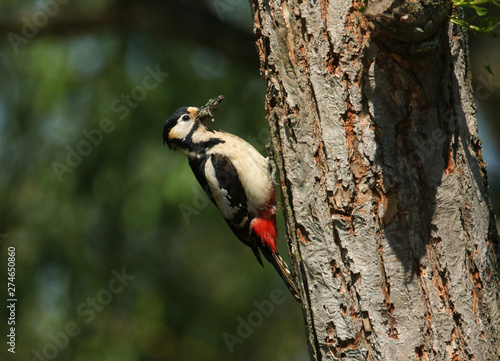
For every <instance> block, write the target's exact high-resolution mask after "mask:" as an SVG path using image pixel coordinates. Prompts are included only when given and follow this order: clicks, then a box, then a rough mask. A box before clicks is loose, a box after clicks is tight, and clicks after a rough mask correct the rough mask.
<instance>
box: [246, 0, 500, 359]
mask: <svg viewBox="0 0 500 361" xmlns="http://www.w3.org/2000/svg"><path fill="white" fill-rule="evenodd" d="M401 4H402V5H401ZM361 5H362V3H361V1H359V0H355V2H354V4H353V3H352V2H351V1H347V0H338V1H328V0H318V1H303V0H289V1H286V0H282V1H265V0H253V1H252V6H253V11H254V21H255V33H256V35H257V37H258V40H257V48H258V52H259V56H260V60H261V72H262V76H263V78H264V81H265V85H266V107H267V112H268V120H269V124H270V129H271V134H272V146H273V149H274V154H275V160H276V164H277V167H278V170H279V174H280V181H281V190H282V202H283V208H284V212H285V216H286V222H287V225H286V226H287V238H288V240H289V249H290V253H291V258H292V263H293V266H294V269H295V271H296V273H297V282H298V283H299V287H300V288H301V294H302V306H303V311H304V318H305V321H306V332H307V335H308V343H309V348H310V354H311V359H312V360H395V361H396V360H397V361H401V360H440V361H441V360H453V361H457V360H471V359H475V360H478V361H483V360H498V358H499V355H500V337H499V336H500V335H499V333H500V308H499V306H500V301H499V293H500V292H499V284H498V276H499V274H498V267H497V265H498V260H497V254H498V246H499V241H498V235H497V230H496V227H495V221H494V215H493V214H492V211H491V206H490V202H489V196H488V183H487V177H486V165H485V163H484V161H483V159H482V155H481V143H480V140H479V138H478V132H477V122H476V114H475V113H476V109H475V105H474V103H473V100H472V94H471V88H470V86H469V75H470V74H469V68H468V58H467V56H468V54H467V37H466V33H465V32H464V31H462V29H460V28H457V27H456V26H454V25H452V24H451V23H449V22H448V21H447V20H448V15H449V14H450V11H451V9H450V8H449V2H447V1H442V2H441V3H439V2H436V1H434V2H430V1H429V2H428V3H427V2H426V1H422V2H400V1H395V2H394V3H392V2H390V1H377V2H376V3H373V4H371V3H369V4H368V5H367V7H366V9H365V10H364V12H363V13H361V12H359V11H358V10H359V7H360V6H361Z"/></svg>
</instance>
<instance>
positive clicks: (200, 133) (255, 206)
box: [163, 107, 300, 300]
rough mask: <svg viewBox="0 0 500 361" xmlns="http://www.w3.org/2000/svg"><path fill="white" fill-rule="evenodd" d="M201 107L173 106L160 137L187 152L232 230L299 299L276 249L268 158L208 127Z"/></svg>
mask: <svg viewBox="0 0 500 361" xmlns="http://www.w3.org/2000/svg"><path fill="white" fill-rule="evenodd" d="M199 111H200V109H199V108H196V107H184V108H179V109H177V110H176V111H175V112H174V114H172V116H171V117H170V118H169V119H168V120H167V121H166V122H165V124H164V127H163V140H164V142H165V143H167V145H168V146H169V148H171V149H176V150H180V151H181V152H183V153H184V154H185V155H186V156H187V157H188V159H189V165H190V166H191V169H192V170H193V173H194V175H195V177H196V179H197V180H198V182H199V183H200V185H201V186H202V188H203V190H204V191H205V193H206V194H207V195H208V197H209V198H210V200H211V201H212V202H213V203H214V204H215V205H216V206H217V208H219V210H220V212H221V213H222V215H223V217H224V219H225V220H226V222H227V224H228V225H229V227H230V228H231V230H232V231H233V233H234V234H235V235H236V236H237V237H238V239H239V240H240V241H241V242H243V243H244V244H246V245H247V246H249V247H250V248H251V249H252V251H253V252H254V254H255V256H256V257H257V260H258V261H259V263H260V264H261V265H263V263H262V259H261V256H260V252H262V254H263V255H264V257H265V258H266V259H267V260H268V261H269V262H270V263H271V264H272V265H273V266H274V267H275V268H276V270H277V271H278V273H279V274H280V276H281V278H282V279H283V280H284V281H285V284H286V285H287V287H288V288H289V289H290V291H291V293H292V295H293V296H294V297H295V298H296V299H297V300H299V299H300V298H299V293H298V291H297V288H296V286H295V284H294V282H293V280H292V277H291V275H290V271H289V269H288V266H287V265H286V263H285V262H284V261H283V259H282V258H281V256H280V255H279V254H278V251H277V250H276V245H277V227H276V211H277V206H276V193H275V190H274V185H273V183H272V179H271V176H270V174H269V171H268V162H267V159H266V158H264V157H263V156H262V155H261V154H260V153H259V152H258V151H257V150H256V149H255V148H254V147H252V146H251V145H250V144H249V143H247V142H246V141H244V140H243V139H241V138H239V137H237V136H235V135H232V134H229V133H226V132H223V131H220V130H211V129H209V128H208V127H207V125H206V124H205V121H206V120H207V119H209V117H207V118H205V119H199V116H198V115H199ZM259 251H260V252H259Z"/></svg>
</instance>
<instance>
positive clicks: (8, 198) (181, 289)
mask: <svg viewBox="0 0 500 361" xmlns="http://www.w3.org/2000/svg"><path fill="white" fill-rule="evenodd" d="M50 2H51V1H42V2H36V1H20V0H15V1H14V0H12V1H5V0H4V1H1V2H0V5H1V6H2V8H1V12H0V14H1V15H0V19H1V20H2V21H1V22H0V35H1V38H0V39H1V51H0V71H1V73H0V74H1V76H0V144H1V147H0V165H1V170H0V185H1V188H0V189H1V191H0V233H2V235H1V242H2V243H1V245H0V249H1V252H0V256H1V259H0V289H1V292H0V296H1V297H0V304H4V306H3V307H5V305H6V304H7V298H8V295H7V248H8V247H15V249H16V278H15V284H16V298H17V299H18V302H17V303H16V353H15V354H10V353H7V348H8V346H7V345H6V343H5V340H6V335H7V333H8V330H7V321H8V310H6V311H5V312H2V313H0V330H1V333H0V340H2V343H1V346H0V355H6V357H7V358H5V357H4V356H1V358H2V359H8V360H23V361H25V360H32V359H33V358H34V357H35V354H36V352H38V353H40V354H41V355H42V357H43V359H45V360H48V359H56V360H76V361H86V360H117V361H118V360H119V361H133V360H134V361H135V360H176V361H187V360H204V361H209V360H255V361H262V360H297V361H305V360H308V356H307V346H306V340H305V335H304V326H303V321H302V312H301V309H300V306H299V305H298V304H297V303H296V302H295V301H294V300H293V299H292V298H291V297H290V295H289V294H288V291H287V290H286V288H285V286H284V285H283V284H282V282H281V280H280V278H279V277H278V276H277V275H276V274H275V271H274V270H273V269H272V267H270V266H269V265H266V267H265V268H264V269H262V268H261V267H260V266H259V265H258V263H257V261H256V260H255V258H254V256H253V254H252V252H251V251H250V250H249V249H248V248H247V247H245V246H244V245H242V244H241V243H240V242H239V241H238V240H237V239H236V238H235V236H233V235H232V233H231V231H230V230H229V229H228V227H227V226H226V224H225V222H224V220H223V219H222V217H221V216H220V214H219V213H218V211H217V210H216V209H215V207H214V206H213V205H212V204H208V200H207V198H206V197H205V196H204V195H203V194H202V193H201V189H200V187H199V185H198V184H197V182H196V180H195V178H194V176H193V175H192V174H191V170H190V168H189V166H188V164H187V160H186V159H185V157H184V156H183V155H182V154H180V153H174V152H172V151H169V150H168V148H167V147H165V146H163V143H162V136H161V135H162V125H163V122H164V121H165V120H166V119H167V118H168V117H169V116H170V114H171V113H172V112H173V111H174V110H175V109H176V108H178V107H181V106H188V105H195V106H200V105H203V104H205V102H206V101H207V100H208V99H209V98H213V97H215V96H217V95H219V94H223V95H225V100H224V102H223V103H222V105H221V108H220V110H219V111H218V113H217V118H216V122H215V123H214V127H217V128H221V129H224V130H226V131H228V132H231V133H235V134H238V135H239V136H241V137H242V138H244V139H246V140H248V141H250V142H251V143H252V144H253V145H254V146H256V147H257V148H258V149H259V150H261V151H262V152H265V148H264V144H265V140H266V139H267V137H268V133H267V124H266V121H265V111H264V102H263V99H264V84H263V81H262V79H261V78H260V76H259V64H258V58H257V52H256V50H255V47H254V43H253V42H254V38H253V35H252V30H251V29H252V19H251V14H250V8H249V4H248V3H247V1H243V0H241V1H238V0H226V1H218V0H215V1H168V2H166V1H163V2H162V1H111V0H89V1H67V0H64V1H60V2H57V1H56V0H54V1H52V3H57V4H58V7H57V11H55V10H54V11H55V13H54V15H53V16H52V15H50V14H49V15H48V17H47V23H46V24H44V25H42V26H36V33H32V34H31V35H32V36H30V37H24V36H23V32H22V31H23V26H24V24H25V23H26V19H27V21H28V22H31V23H33V22H34V21H35V22H38V24H42V23H43V21H44V18H43V14H42V15H40V12H45V13H46V14H47V13H49V12H50V11H52V10H51V9H50V8H46V9H45V10H43V7H41V5H40V4H47V3H50ZM47 9H48V10H47ZM52 9H54V7H53V8H52ZM37 14H38V18H36V17H35V18H34V16H36V15H37ZM24 17H26V18H24ZM27 31H28V32H29V29H27ZM12 34H16V36H23V38H24V39H25V40H26V42H25V41H21V42H19V41H20V40H19V38H16V37H13V36H12ZM473 38H474V40H476V37H473ZM488 41H489V40H488V39H483V41H482V43H483V44H481V43H479V45H476V43H474V44H473V45H472V47H471V49H472V53H473V57H472V59H473V73H472V81H473V87H474V88H475V89H478V87H480V86H481V84H483V83H484V84H487V85H488V86H486V87H485V86H484V85H483V88H479V90H480V91H481V99H479V101H478V106H479V115H480V120H481V123H480V131H481V132H482V133H481V134H484V135H483V136H484V139H483V141H484V149H485V152H486V154H485V156H486V159H487V161H488V162H489V164H490V168H489V175H490V184H491V188H492V194H493V196H494V197H493V201H494V204H495V205H496V207H497V209H498V205H499V204H500V203H499V201H498V200H497V198H498V193H499V192H498V186H497V179H498V174H499V173H498V166H499V164H498V158H497V148H496V143H495V141H496V138H497V137H496V134H498V132H497V128H498V124H497V123H496V122H495V120H496V119H497V117H498V115H497V114H498V110H499V109H498V106H497V104H498V97H499V96H500V84H498V83H495V79H496V81H497V82H498V81H500V80H499V79H498V76H496V77H493V78H491V79H488V74H487V73H486V71H485V70H484V68H483V67H482V66H483V65H484V64H485V63H486V62H487V59H489V61H490V63H491V65H492V66H493V69H494V70H495V68H497V69H499V68H500V65H498V59H499V55H498V52H497V51H498V48H499V43H498V40H497V42H492V43H489V42H488ZM13 44H14V45H13ZM495 64H497V65H496V66H495ZM156 68H158V69H160V71H161V72H166V73H168V76H166V77H163V78H159V79H160V80H161V82H159V81H156V82H155V81H154V78H146V77H147V76H148V74H149V73H150V72H151V69H156ZM148 69H150V70H149V71H148ZM145 79H146V80H145ZM481 79H483V80H484V81H483V80H481ZM144 81H146V83H143V82H144ZM144 85H146V87H147V88H149V89H145V87H144ZM484 89H487V92H486V93H484ZM124 96H125V98H124ZM127 96H129V97H130V98H129V99H128V100H127V98H126V97H127ZM488 122H489V123H488ZM103 124H104V127H103V128H100V127H102V125H103ZM485 129H486V131H484V130H485ZM103 130H105V131H106V132H103ZM86 132H87V134H88V133H90V134H91V136H92V137H93V138H92V140H93V142H94V143H95V144H92V143H91V142H90V140H89V139H88V138H87V136H86V135H85V133H86ZM89 145H90V147H89ZM75 152H76V154H78V153H79V152H80V158H78V156H76V155H75ZM82 153H84V154H85V155H82ZM68 157H69V158H68ZM68 160H69V164H68ZM54 167H58V169H59V170H58V172H59V175H58V174H57V172H56V171H55V169H54ZM61 167H63V168H61ZM64 167H68V168H64ZM181 210H183V211H184V212H191V213H184V214H183V213H182V211H181ZM279 223H280V233H281V238H280V244H281V246H280V250H281V253H282V254H283V255H285V254H286V248H285V247H284V243H285V242H284V237H283V234H284V231H283V219H282V217H280V219H279ZM117 274H122V276H120V277H122V278H123V277H124V276H123V274H125V275H127V276H126V277H129V278H128V279H127V278H125V279H122V280H121V282H120V277H118V278H117ZM132 277H133V279H132ZM114 279H117V281H115V280H114ZM262 307H263V309H262ZM259 308H261V310H260V311H259ZM249 318H250V319H249ZM247 322H250V323H253V324H254V326H255V327H251V326H250V327H251V329H249V328H248V327H249V326H240V325H241V324H242V323H247ZM238 327H239V328H238ZM238 332H239V335H238ZM229 334H231V335H232V336H235V337H240V338H241V341H242V342H241V343H237V344H234V345H233V346H232V350H231V349H230V347H228V346H227V343H226V342H225V340H224V337H223V336H224V335H226V339H227V338H230V336H228V335H229ZM232 340H233V341H234V339H232ZM58 345H59V346H58ZM33 350H35V352H34V351H33ZM231 351H233V352H231ZM47 356H49V357H47ZM35 359H36V358H35Z"/></svg>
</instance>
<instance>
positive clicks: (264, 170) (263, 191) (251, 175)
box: [208, 132, 273, 216]
mask: <svg viewBox="0 0 500 361" xmlns="http://www.w3.org/2000/svg"><path fill="white" fill-rule="evenodd" d="M217 133H218V134H217V137H219V136H220V137H221V138H222V139H224V141H225V143H224V144H221V145H216V146H214V147H213V148H211V149H210V150H209V151H208V154H212V153H218V154H221V155H224V156H226V157H227V158H229V159H230V160H231V162H232V163H233V165H234V167H235V168H236V171H237V172H238V177H239V179H240V181H241V184H242V185H243V188H244V189H245V191H246V196H247V200H248V211H249V213H250V214H251V215H252V216H255V215H257V213H258V211H259V210H260V209H262V208H263V207H264V206H265V205H266V203H267V202H268V200H269V198H270V196H271V192H272V190H273V185H272V182H271V177H270V176H269V173H268V164H267V159H266V158H264V157H263V156H262V155H261V154H260V153H259V152H258V151H257V149H255V148H254V147H252V146H251V145H250V144H249V143H247V142H245V141H244V140H243V139H241V138H239V137H237V136H235V135H232V134H229V133H224V132H217Z"/></svg>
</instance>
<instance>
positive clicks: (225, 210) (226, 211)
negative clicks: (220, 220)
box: [205, 157, 235, 220]
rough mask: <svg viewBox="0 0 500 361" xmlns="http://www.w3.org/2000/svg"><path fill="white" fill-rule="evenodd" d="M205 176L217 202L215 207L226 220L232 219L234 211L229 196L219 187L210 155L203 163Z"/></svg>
mask: <svg viewBox="0 0 500 361" xmlns="http://www.w3.org/2000/svg"><path fill="white" fill-rule="evenodd" d="M205 176H206V179H207V183H208V185H209V187H210V190H211V191H212V195H213V196H214V200H215V203H216V204H217V207H218V208H219V210H220V211H221V213H222V215H223V216H224V218H225V219H227V220H231V219H233V218H234V213H235V211H234V210H233V208H232V207H231V203H230V202H229V198H230V196H229V194H228V193H227V190H226V189H224V188H221V187H220V185H219V182H218V181H217V174H216V172H215V168H214V165H213V163H212V158H211V157H209V158H208V160H207V161H206V163H205Z"/></svg>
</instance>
